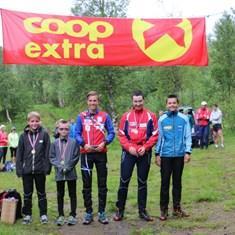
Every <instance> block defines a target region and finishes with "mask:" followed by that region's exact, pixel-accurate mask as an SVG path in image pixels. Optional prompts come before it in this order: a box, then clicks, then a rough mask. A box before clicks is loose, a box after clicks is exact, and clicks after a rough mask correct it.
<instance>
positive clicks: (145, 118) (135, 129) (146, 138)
mask: <svg viewBox="0 0 235 235" xmlns="http://www.w3.org/2000/svg"><path fill="white" fill-rule="evenodd" d="M157 138H158V126H157V117H156V115H155V114H154V113H152V112H150V111H149V110H147V109H143V110H141V111H136V110H135V109H131V110H130V111H129V112H126V113H124V114H123V116H122V118H121V120H120V124H119V130H118V139H119V142H120V144H121V146H122V148H123V149H124V150H126V151H127V152H128V151H129V148H130V147H134V148H136V150H138V149H139V148H140V147H142V146H144V147H145V149H146V150H147V151H149V150H151V148H152V147H153V146H154V144H155V143H156V142H157Z"/></svg>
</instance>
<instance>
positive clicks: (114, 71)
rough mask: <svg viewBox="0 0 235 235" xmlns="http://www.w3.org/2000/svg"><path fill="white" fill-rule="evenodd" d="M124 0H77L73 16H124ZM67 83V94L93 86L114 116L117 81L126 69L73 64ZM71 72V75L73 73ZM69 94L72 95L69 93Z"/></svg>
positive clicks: (114, 116)
mask: <svg viewBox="0 0 235 235" xmlns="http://www.w3.org/2000/svg"><path fill="white" fill-rule="evenodd" d="M127 5H128V0H117V1H113V0H111V1H108V0H88V1H83V0H77V1H76V2H75V6H74V7H73V8H72V13H73V14H74V15H76V16H97V17H125V16H126V10H127ZM68 73H69V77H70V81H71V84H72V86H73V88H75V89H76V90H74V89H73V88H72V89H71V93H70V94H71V95H72V94H74V93H76V94H79V95H81V94H82V96H83V97H84V93H85V92H87V91H89V90H92V89H95V90H97V91H99V92H100V93H102V104H103V106H104V108H105V109H106V110H107V111H108V112H109V113H110V114H111V116H112V119H113V121H114V122H116V120H117V117H118V116H117V106H118V105H117V103H116V102H115V101H116V98H117V96H119V95H120V84H121V82H122V78H123V77H124V76H125V75H126V74H127V70H125V68H121V67H98V66H97V67H76V68H71V69H70V71H68ZM74 75H75V77H74ZM72 96H73V95H72Z"/></svg>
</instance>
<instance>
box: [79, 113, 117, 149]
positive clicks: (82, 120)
mask: <svg viewBox="0 0 235 235" xmlns="http://www.w3.org/2000/svg"><path fill="white" fill-rule="evenodd" d="M106 132H107V135H106ZM114 137H115V132H114V128H113V124H112V120H111V118H110V116H109V115H108V114H107V113H106V112H102V111H99V110H97V111H96V113H94V114H93V113H90V112H89V111H84V112H82V113H80V114H79V115H78V117H77V123H76V140H77V142H78V143H79V145H80V146H82V149H81V152H82V153H85V152H86V151H85V149H84V148H83V147H84V145H85V144H88V145H91V146H97V145H99V144H101V143H102V142H105V143H106V144H109V143H111V142H112V141H113V139H114ZM106 151H107V148H106V147H104V149H103V150H102V152H106Z"/></svg>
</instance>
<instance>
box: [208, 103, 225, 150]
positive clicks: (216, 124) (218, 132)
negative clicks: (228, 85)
mask: <svg viewBox="0 0 235 235" xmlns="http://www.w3.org/2000/svg"><path fill="white" fill-rule="evenodd" d="M222 116H223V114H222V112H221V110H220V109H219V107H218V105H217V104H214V105H213V109H212V112H211V115H210V122H211V123H212V130H213V138H214V143H215V147H216V148H218V147H219V139H220V146H221V147H222V148H224V136H223V131H222Z"/></svg>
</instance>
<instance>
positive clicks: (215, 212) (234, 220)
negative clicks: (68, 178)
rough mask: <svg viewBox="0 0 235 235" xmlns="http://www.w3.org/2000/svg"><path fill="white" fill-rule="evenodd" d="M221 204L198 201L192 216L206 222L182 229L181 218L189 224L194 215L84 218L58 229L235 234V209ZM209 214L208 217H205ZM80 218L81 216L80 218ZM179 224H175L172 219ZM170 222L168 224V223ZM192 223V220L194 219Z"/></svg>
mask: <svg viewBox="0 0 235 235" xmlns="http://www.w3.org/2000/svg"><path fill="white" fill-rule="evenodd" d="M221 205H222V203H221V204H220V203H219V204H218V203H210V202H202V203H197V207H196V208H194V209H193V210H192V214H191V215H190V216H191V217H194V215H197V218H199V221H200V216H201V218H205V221H203V219H202V221H200V223H199V224H198V223H197V224H196V226H193V225H192V227H191V228H190V229H185V228H184V227H183V226H182V227H183V228H180V223H181V221H182V222H184V221H183V220H186V221H187V220H188V223H190V221H191V220H192V218H190V217H189V218H184V219H176V218H173V217H171V216H170V217H169V219H168V221H166V222H160V221H159V219H158V218H154V221H153V222H149V223H147V222H144V221H142V220H139V219H138V218H137V219H136V220H130V219H128V218H125V219H124V220H123V221H121V222H114V221H113V220H112V218H110V223H109V224H108V225H101V224H100V223H99V222H97V218H95V221H94V222H93V223H92V224H90V225H88V226H85V225H82V219H80V220H79V222H78V224H77V225H75V226H73V227H69V226H66V225H65V226H63V227H62V228H60V229H59V232H60V233H61V234H64V235H75V234H76V235H129V234H133V235H141V234H145V235H146V234H161V233H162V234H164V235H165V234H167V235H168V234H172V235H199V234H200V235H235V212H234V211H229V212H226V211H224V210H223V206H221ZM205 215H206V216H205ZM80 218H81V217H80ZM173 220H177V221H175V222H176V223H177V225H176V226H174V225H172V224H171V223H170V222H174V221H173ZM168 223H169V225H168ZM192 223H193V220H192Z"/></svg>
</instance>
